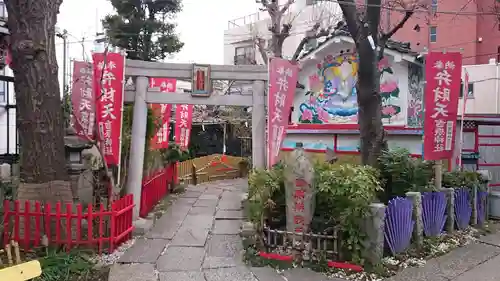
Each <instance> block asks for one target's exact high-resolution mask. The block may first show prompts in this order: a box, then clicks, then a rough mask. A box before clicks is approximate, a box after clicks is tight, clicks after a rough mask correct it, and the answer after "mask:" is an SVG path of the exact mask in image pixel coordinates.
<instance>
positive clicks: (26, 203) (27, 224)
mask: <svg viewBox="0 0 500 281" xmlns="http://www.w3.org/2000/svg"><path fill="white" fill-rule="evenodd" d="M30 222H31V221H30V202H29V201H24V237H23V238H24V239H23V240H24V241H23V244H24V245H23V246H24V250H26V251H27V250H28V249H29V246H30V238H31V229H30ZM18 242H19V241H18Z"/></svg>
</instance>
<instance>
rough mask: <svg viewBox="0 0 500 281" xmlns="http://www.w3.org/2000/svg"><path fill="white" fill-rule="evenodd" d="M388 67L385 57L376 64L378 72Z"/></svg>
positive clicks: (387, 60)
mask: <svg viewBox="0 0 500 281" xmlns="http://www.w3.org/2000/svg"><path fill="white" fill-rule="evenodd" d="M387 67H389V59H388V58H387V57H383V58H382V59H381V60H380V61H379V62H378V70H379V71H380V70H382V69H384V68H387Z"/></svg>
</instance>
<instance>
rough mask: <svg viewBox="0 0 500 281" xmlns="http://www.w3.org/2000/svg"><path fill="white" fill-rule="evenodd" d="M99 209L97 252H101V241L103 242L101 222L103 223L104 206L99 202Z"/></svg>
mask: <svg viewBox="0 0 500 281" xmlns="http://www.w3.org/2000/svg"><path fill="white" fill-rule="evenodd" d="M100 206H101V207H100V209H99V248H98V249H99V254H101V253H102V242H103V236H104V229H103V223H104V206H103V205H102V204H101V205H100Z"/></svg>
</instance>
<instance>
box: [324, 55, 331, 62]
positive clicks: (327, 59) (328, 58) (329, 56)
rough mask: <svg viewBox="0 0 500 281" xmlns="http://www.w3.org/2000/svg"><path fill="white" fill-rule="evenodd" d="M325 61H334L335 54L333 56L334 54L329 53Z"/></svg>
mask: <svg viewBox="0 0 500 281" xmlns="http://www.w3.org/2000/svg"><path fill="white" fill-rule="evenodd" d="M325 61H326V62H329V63H330V62H333V56H332V55H327V56H326V57H325Z"/></svg>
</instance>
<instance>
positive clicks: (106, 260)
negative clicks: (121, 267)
mask: <svg viewBox="0 0 500 281" xmlns="http://www.w3.org/2000/svg"><path fill="white" fill-rule="evenodd" d="M134 243H135V238H132V239H130V240H128V241H127V242H125V243H123V244H121V245H120V247H118V248H117V249H116V250H115V251H114V252H113V253H111V254H102V255H98V256H96V257H95V258H94V262H95V263H96V265H97V266H109V265H113V264H115V263H116V262H117V261H118V260H119V259H120V258H121V257H122V256H123V254H125V252H126V251H127V250H128V249H129V248H130V247H132V245H134Z"/></svg>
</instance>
